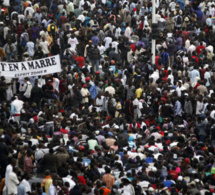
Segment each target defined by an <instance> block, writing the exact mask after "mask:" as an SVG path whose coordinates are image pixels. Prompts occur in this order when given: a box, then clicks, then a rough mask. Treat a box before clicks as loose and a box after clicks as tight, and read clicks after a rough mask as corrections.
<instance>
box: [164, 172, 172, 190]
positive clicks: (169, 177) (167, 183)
mask: <svg viewBox="0 0 215 195" xmlns="http://www.w3.org/2000/svg"><path fill="white" fill-rule="evenodd" d="M163 184H164V186H165V187H167V188H171V186H172V184H175V182H174V181H172V175H168V176H167V178H166V180H165V181H163Z"/></svg>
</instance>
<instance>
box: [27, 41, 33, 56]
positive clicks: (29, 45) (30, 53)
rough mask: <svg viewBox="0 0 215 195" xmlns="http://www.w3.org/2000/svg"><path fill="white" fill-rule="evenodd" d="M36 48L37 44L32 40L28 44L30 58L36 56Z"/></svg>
mask: <svg viewBox="0 0 215 195" xmlns="http://www.w3.org/2000/svg"><path fill="white" fill-rule="evenodd" d="M34 47H35V44H34V42H33V41H32V40H31V39H30V40H29V41H28V42H27V43H26V49H27V52H28V54H29V56H30V57H33V56H34Z"/></svg>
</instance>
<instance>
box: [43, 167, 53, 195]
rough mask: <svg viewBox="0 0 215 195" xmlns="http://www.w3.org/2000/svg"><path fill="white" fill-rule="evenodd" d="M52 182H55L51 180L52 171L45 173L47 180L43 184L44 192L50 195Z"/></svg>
mask: <svg viewBox="0 0 215 195" xmlns="http://www.w3.org/2000/svg"><path fill="white" fill-rule="evenodd" d="M52 182H53V180H52V178H51V175H50V171H49V170H46V171H45V179H43V180H42V183H41V187H42V188H43V192H45V193H46V194H48V191H49V187H50V186H51V184H52Z"/></svg>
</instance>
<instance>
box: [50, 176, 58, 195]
mask: <svg viewBox="0 0 215 195" xmlns="http://www.w3.org/2000/svg"><path fill="white" fill-rule="evenodd" d="M48 194H49V195H57V194H58V193H57V180H56V179H55V180H53V183H52V184H51V185H50V187H49V192H48Z"/></svg>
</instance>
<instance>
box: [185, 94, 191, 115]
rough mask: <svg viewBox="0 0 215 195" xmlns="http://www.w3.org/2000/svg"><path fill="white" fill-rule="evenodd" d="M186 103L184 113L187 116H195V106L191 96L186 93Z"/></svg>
mask: <svg viewBox="0 0 215 195" xmlns="http://www.w3.org/2000/svg"><path fill="white" fill-rule="evenodd" d="M184 97H185V101H184V113H185V115H186V116H192V114H193V105H192V102H191V100H190V97H189V94H188V93H185V94H184Z"/></svg>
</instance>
